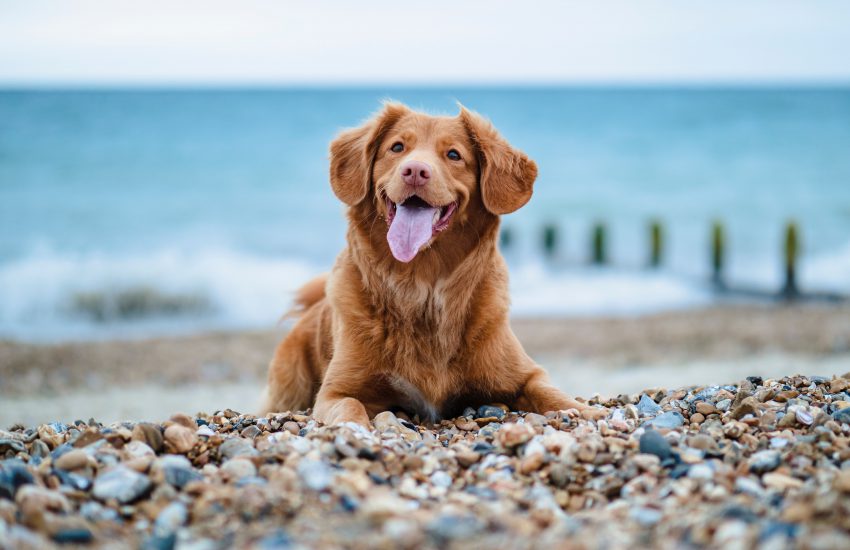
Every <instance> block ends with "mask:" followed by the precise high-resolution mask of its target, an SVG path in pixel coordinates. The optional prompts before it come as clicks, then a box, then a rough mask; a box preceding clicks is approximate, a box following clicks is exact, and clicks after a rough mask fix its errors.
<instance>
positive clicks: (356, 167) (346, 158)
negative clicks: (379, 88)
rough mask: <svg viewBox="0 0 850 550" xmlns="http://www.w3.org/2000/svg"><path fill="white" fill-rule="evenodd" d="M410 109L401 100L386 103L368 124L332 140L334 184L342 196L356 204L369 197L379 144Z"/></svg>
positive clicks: (335, 190) (335, 192) (334, 190)
mask: <svg viewBox="0 0 850 550" xmlns="http://www.w3.org/2000/svg"><path fill="white" fill-rule="evenodd" d="M407 111H408V109H407V107H405V106H404V105H402V104H400V103H385V104H384V108H383V109H382V110H381V111H380V112H379V113H378V114H376V115H375V116H374V117H373V118H372V119H371V120H369V121H368V122H367V123H366V124H364V125H363V126H361V127H359V128H353V129H351V130H346V131H344V132H342V133H341V134H340V135H339V136H337V138H336V139H334V140H333V141H332V142H331V174H330V177H331V188H332V189H333V192H334V194H335V195H336V196H337V198H339V200H341V201H342V202H344V203H345V204H347V205H349V206H354V205H355V204H358V203H360V202H361V201H362V200H363V199H365V198H366V195H368V194H369V188H370V187H371V185H372V165H373V164H374V163H375V156H376V155H377V152H378V146H379V145H380V144H381V141H382V140H383V138H384V136H385V135H386V133H387V132H388V131H389V130H390V128H392V127H393V125H394V124H395V123H396V122H398V121H399V119H401V117H402V116H404V114H405V113H407Z"/></svg>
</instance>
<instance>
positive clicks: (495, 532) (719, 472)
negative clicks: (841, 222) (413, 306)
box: [0, 375, 850, 549]
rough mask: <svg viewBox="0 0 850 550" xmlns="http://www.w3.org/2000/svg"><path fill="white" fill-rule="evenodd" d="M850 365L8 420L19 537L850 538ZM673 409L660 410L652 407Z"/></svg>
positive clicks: (8, 511)
mask: <svg viewBox="0 0 850 550" xmlns="http://www.w3.org/2000/svg"><path fill="white" fill-rule="evenodd" d="M848 390H850V377H849V376H847V375H845V376H843V377H836V378H833V379H826V378H819V377H807V376H794V377H788V378H782V379H778V380H771V379H765V380H761V379H759V378H757V377H752V378H750V379H747V380H742V381H741V382H740V383H739V384H737V385H729V386H711V387H692V388H683V389H676V390H669V391H668V390H664V389H657V388H656V389H652V390H646V391H645V392H642V393H639V394H635V395H632V396H629V395H621V396H620V397H618V398H616V399H612V400H609V401H604V402H597V400H598V398H597V400H591V401H590V403H591V404H593V405H603V406H605V407H607V408H608V409H609V411H610V412H609V415H608V418H607V419H606V420H599V421H595V422H590V421H585V420H583V419H581V418H580V417H579V416H578V415H577V414H575V413H576V411H563V412H560V413H551V414H548V415H546V416H543V415H538V414H525V413H522V412H517V411H509V410H507V408H506V407H504V406H501V405H499V404H496V403H494V404H489V405H486V406H483V407H479V408H478V409H468V410H467V411H464V413H465V414H464V416H461V417H459V418H456V419H452V420H444V421H442V422H440V423H439V424H435V425H428V426H422V425H416V424H414V423H412V422H411V419H409V418H407V417H405V416H404V415H403V414H401V413H399V414H393V413H389V412H386V413H382V414H381V415H379V417H376V419H375V422H374V429H371V430H366V429H364V428H362V427H360V426H357V425H352V424H347V425H340V426H322V425H321V424H319V423H318V422H316V421H315V420H314V419H313V418H312V417H311V416H310V415H309V411H307V412H291V413H282V414H270V415H268V416H266V417H260V418H258V417H255V416H252V415H248V414H239V413H237V412H235V411H232V410H224V411H217V412H215V413H213V414H198V415H195V416H187V415H183V414H177V415H174V416H173V417H172V419H171V420H169V421H166V422H164V423H162V424H156V423H131V422H121V423H115V424H111V425H103V424H100V423H98V422H96V421H94V420H90V421H88V422H83V421H76V422H73V423H70V424H61V423H51V424H43V425H40V426H34V427H23V426H16V427H14V428H13V429H11V430H9V431H0V441H3V442H4V443H3V444H2V446H1V447H0V548H5V547H7V546H8V547H10V548H18V547H20V548H41V547H51V546H54V545H60V544H61V545H69V544H70V545H78V546H98V547H136V548H163V549H166V548H168V549H170V548H174V547H175V546H176V547H179V548H207V547H209V548H222V547H255V548H288V547H295V548H298V547H303V548H312V547H322V548H324V547H334V548H349V547H358V548H370V547H381V548H413V547H417V548H444V547H449V548H451V547H459V546H473V547H480V548H547V547H552V546H562V547H563V546H567V547H661V548H677V547H720V546H727V545H729V546H731V547H735V548H738V547H741V548H748V547H763V548H785V547H808V548H834V547H850V418H848V414H850V413H844V412H843V411H848V410H850V395H848V393H847V391H848ZM653 405H654V406H653Z"/></svg>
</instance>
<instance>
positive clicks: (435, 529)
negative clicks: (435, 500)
mask: <svg viewBox="0 0 850 550" xmlns="http://www.w3.org/2000/svg"><path fill="white" fill-rule="evenodd" d="M482 528H483V525H482V523H481V522H480V521H479V520H478V519H477V518H475V517H474V516H453V515H447V514H444V515H441V516H438V517H436V518H435V519H433V520H432V521H431V522H429V523H428V525H427V526H426V528H425V529H426V531H427V532H428V534H429V535H431V536H432V537H433V538H435V539H437V541H439V542H448V541H451V540H458V539H466V538H469V537H471V536H473V535H475V534H476V533H478V532H479V531H480V530H481V529H482Z"/></svg>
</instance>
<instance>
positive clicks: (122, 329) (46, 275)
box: [0, 249, 321, 339]
mask: <svg viewBox="0 0 850 550" xmlns="http://www.w3.org/2000/svg"><path fill="white" fill-rule="evenodd" d="M320 271H321V270H320V269H318V268H316V267H315V266H311V265H310V264H309V263H307V262H304V261H298V260H292V259H287V258H274V257H261V256H255V255H250V254H245V253H239V252H235V251H233V250H228V249H206V250H198V251H192V252H185V251H180V250H177V249H169V250H160V251H156V252H154V253H152V254H144V255H128V256H120V255H118V256H106V255H103V254H100V253H89V254H71V253H56V252H51V251H47V250H41V251H39V252H36V253H34V254H32V255H30V256H28V257H25V258H22V259H20V260H17V261H13V262H10V263H6V264H2V265H0V296H2V300H0V335H2V336H10V337H16V338H25V339H65V338H96V337H102V336H112V335H116V334H120V335H134V334H139V335H142V334H145V335H146V334H149V333H162V332H163V331H173V330H175V329H179V328H183V330H202V329H209V328H230V327H239V328H241V327H255V326H266V327H271V326H274V325H275V323H276V322H277V320H278V319H279V318H280V316H281V314H282V313H283V312H285V311H286V309H287V308H288V307H289V303H290V300H291V296H292V293H293V291H295V290H296V289H297V288H299V287H300V286H301V285H302V284H304V282H306V281H307V280H309V279H310V278H311V277H312V276H314V275H316V274H318V273H319V272H320ZM133 288H150V289H154V290H156V291H158V292H162V293H167V294H172V295H181V294H182V295H187V296H198V295H200V296H203V297H204V298H206V299H207V300H208V301H209V302H210V304H211V305H212V309H211V311H209V312H208V313H206V314H203V315H199V316H195V317H189V318H184V319H153V320H142V321H139V322H126V323H106V324H104V323H96V322H93V321H91V320H88V319H85V318H82V317H79V316H74V315H72V314H71V312H70V311H69V305H70V301H71V299H72V297H73V296H74V295H75V294H78V293H110V292H112V293H115V292H120V291H122V290H124V289H133Z"/></svg>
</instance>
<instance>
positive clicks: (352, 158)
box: [331, 104, 537, 262]
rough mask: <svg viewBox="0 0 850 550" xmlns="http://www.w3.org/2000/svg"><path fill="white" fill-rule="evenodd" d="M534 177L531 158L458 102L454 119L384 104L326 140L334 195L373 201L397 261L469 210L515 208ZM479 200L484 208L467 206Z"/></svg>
mask: <svg viewBox="0 0 850 550" xmlns="http://www.w3.org/2000/svg"><path fill="white" fill-rule="evenodd" d="M536 176H537V166H536V165H535V164H534V162H533V161H531V160H529V159H528V157H526V156H525V155H524V154H523V153H522V152H520V151H517V150H516V149H514V148H512V147H511V146H510V145H509V144H508V143H507V142H506V141H505V140H504V139H503V138H502V137H501V136H499V134H498V133H497V132H496V131H495V129H493V127H492V126H491V125H490V123H489V122H487V121H486V120H484V119H483V118H481V117H480V116H478V115H476V114H474V113H471V112H470V111H467V110H466V109H463V108H462V109H461V112H460V114H459V115H458V116H456V117H436V116H430V115H426V114H423V113H418V112H414V111H411V110H410V109H408V108H407V107H404V106H403V105H399V104H388V105H386V106H385V107H384V109H383V110H382V111H381V112H380V113H379V114H378V115H377V116H375V117H374V118H373V119H372V120H371V121H369V122H368V123H367V124H366V125H364V126H362V127H360V128H357V129H354V130H349V131H347V132H344V133H342V134H341V135H340V136H339V137H338V138H337V139H336V140H334V142H333V143H332V144H331V186H332V187H333V190H334V193H336V195H337V196H338V197H339V198H340V199H341V200H342V201H343V202H345V203H346V204H348V205H351V206H354V205H357V204H360V203H362V202H363V201H365V200H371V201H372V203H373V204H374V206H375V208H374V212H375V214H374V215H375V216H379V217H381V218H383V219H384V220H385V221H386V224H387V226H388V229H387V242H388V244H389V247H390V251H391V252H392V254H393V256H394V257H395V258H396V259H397V260H399V261H401V262H410V261H412V260H413V259H414V258H415V257H416V255H417V254H418V253H419V252H420V251H421V250H423V249H425V248H427V247H428V246H430V245H431V244H432V243H433V242H434V241H435V239H438V238H450V234H451V233H452V231H451V229H452V228H453V227H454V226H456V225H460V226H463V225H464V224H465V223H466V221H468V220H469V217H470V216H474V215H499V214H506V213H508V212H513V211H514V210H516V209H518V208H519V207H521V206H522V205H523V204H525V203H526V202H528V200H529V199H530V198H531V193H532V187H533V184H534V179H535V178H536ZM478 204H481V205H483V208H479V209H476V208H474V207H472V205H478ZM443 234H445V237H444V236H443Z"/></svg>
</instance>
